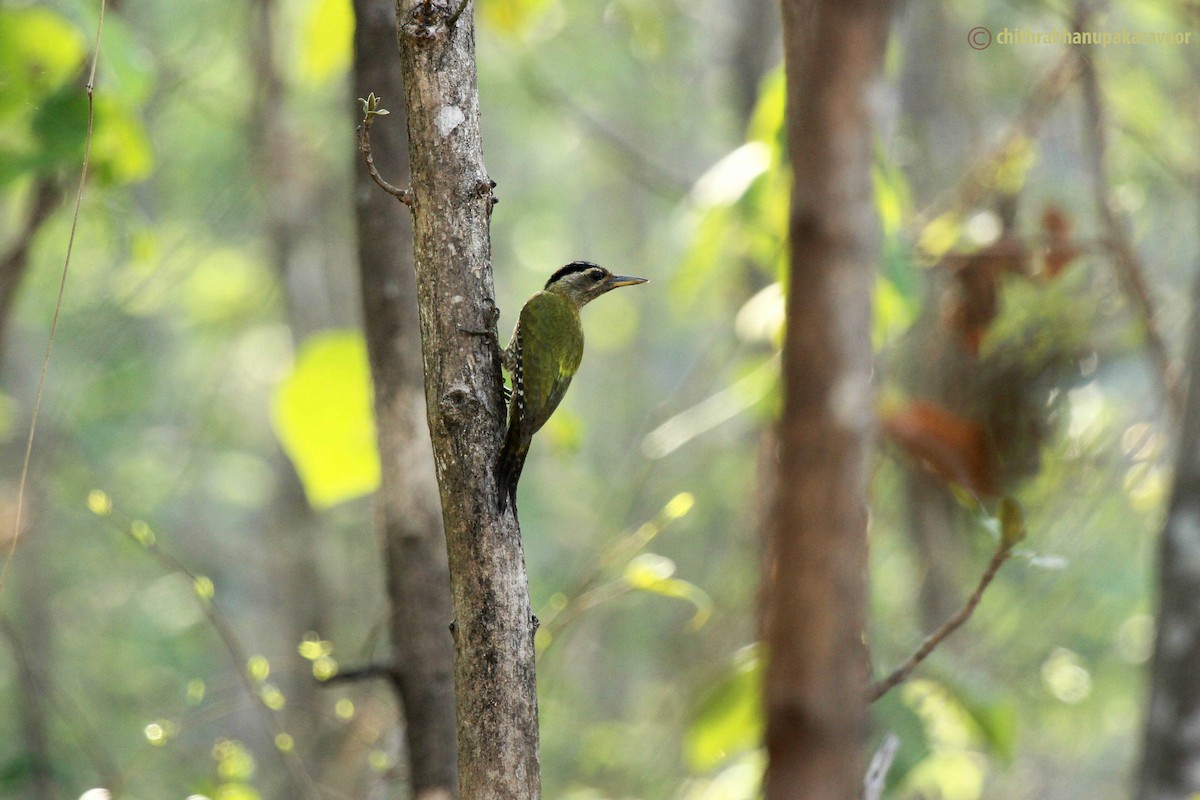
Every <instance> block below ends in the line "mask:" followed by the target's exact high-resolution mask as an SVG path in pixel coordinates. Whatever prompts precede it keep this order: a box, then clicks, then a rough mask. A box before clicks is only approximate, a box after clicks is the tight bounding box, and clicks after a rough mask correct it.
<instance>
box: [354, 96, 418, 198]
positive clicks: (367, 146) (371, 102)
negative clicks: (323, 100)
mask: <svg viewBox="0 0 1200 800" xmlns="http://www.w3.org/2000/svg"><path fill="white" fill-rule="evenodd" d="M381 100H382V98H379V97H376V96H375V93H374V92H371V93H370V94H368V95H367V96H366V97H365V98H364V97H360V98H358V102H360V103H362V107H363V116H362V121H361V122H360V123H359V124H358V151H359V152H360V153H362V154H363V161H364V162H365V163H366V165H367V173H368V174H369V175H370V176H371V180H373V181H375V183H376V184H378V186H379V188H380V189H383V190H384V191H385V192H387V193H388V194H390V195H391V196H392V197H394V198H396V199H397V200H399V201H400V202H401V203H404V205H406V206H409V207H410V208H411V207H412V204H413V196H412V190H411V189H400V188H397V187H395V186H393V185H392V184H390V183H388V182H387V181H385V180H384V179H383V176H382V175H380V174H379V170H377V169H376V168H375V159H374V158H372V157H371V124H372V123H373V122H374V121H375V118H376V117H383V116H386V115H387V114H390V113H391V112H390V111H388V110H387V109H386V108H380V107H379V103H380V101H381Z"/></svg>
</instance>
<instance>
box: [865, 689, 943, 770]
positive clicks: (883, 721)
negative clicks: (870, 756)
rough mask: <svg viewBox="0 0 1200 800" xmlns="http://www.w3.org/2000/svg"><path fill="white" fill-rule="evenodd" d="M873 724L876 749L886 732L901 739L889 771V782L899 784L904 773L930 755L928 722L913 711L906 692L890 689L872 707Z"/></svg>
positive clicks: (872, 744)
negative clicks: (875, 732) (927, 732)
mask: <svg viewBox="0 0 1200 800" xmlns="http://www.w3.org/2000/svg"><path fill="white" fill-rule="evenodd" d="M871 719H872V723H873V727H874V728H875V729H876V730H877V731H878V732H879V734H880V735H879V736H876V737H873V738H872V740H871V745H870V746H871V750H872V752H873V751H874V750H875V749H876V748H878V747H879V745H880V743H881V742H882V739H883V734H885V733H894V734H895V735H896V737H897V738H898V739H899V740H900V748H899V749H898V750H897V751H896V757H895V759H894V760H893V761H892V768H891V769H890V770H888V776H887V785H888V786H889V787H894V786H897V785H898V784H899V783H900V782H901V781H903V780H904V776H905V775H907V774H908V773H909V771H910V770H912V768H913V767H915V766H916V765H917V764H919V763H921V761H922V760H923V759H924V758H925V757H926V756H928V755H929V752H930V746H929V737H928V735H927V734H926V731H925V723H924V722H922V720H921V718H920V716H918V715H917V713H916V712H915V711H913V709H912V706H911V704H910V703H909V702H907V701H905V700H904V698H903V693H902V692H896V691H893V692H888V693H887V694H885V695H884V696H883V697H881V698H879V700H878V701H876V702H875V703H873V704H872V706H871Z"/></svg>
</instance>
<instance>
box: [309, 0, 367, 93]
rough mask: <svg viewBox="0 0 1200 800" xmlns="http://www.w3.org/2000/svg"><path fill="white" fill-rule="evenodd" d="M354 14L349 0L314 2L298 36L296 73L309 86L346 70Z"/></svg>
mask: <svg viewBox="0 0 1200 800" xmlns="http://www.w3.org/2000/svg"><path fill="white" fill-rule="evenodd" d="M353 37H354V12H353V10H352V8H351V5H350V0H313V2H312V4H311V5H310V6H309V8H308V15H307V17H306V18H305V20H304V23H303V32H302V33H301V37H300V64H299V67H298V69H297V72H298V74H299V75H300V76H301V77H302V78H303V79H304V80H306V81H307V82H309V83H311V84H322V83H326V82H327V81H329V80H330V79H332V78H335V77H337V76H339V75H341V74H342V73H344V72H345V71H346V69H347V68H348V67H349V66H350V56H351V54H352V52H353V48H352V40H353Z"/></svg>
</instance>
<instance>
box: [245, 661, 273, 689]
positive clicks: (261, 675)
mask: <svg viewBox="0 0 1200 800" xmlns="http://www.w3.org/2000/svg"><path fill="white" fill-rule="evenodd" d="M246 674H247V675H249V676H250V677H251V678H252V679H253V680H255V681H258V682H259V683H261V682H262V681H265V680H266V679H267V676H269V675H270V674H271V662H270V661H268V660H267V658H266V656H250V660H249V661H247V662H246Z"/></svg>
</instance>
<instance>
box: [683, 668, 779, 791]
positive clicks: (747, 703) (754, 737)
mask: <svg viewBox="0 0 1200 800" xmlns="http://www.w3.org/2000/svg"><path fill="white" fill-rule="evenodd" d="M761 694H762V663H761V658H760V653H759V647H758V646H757V645H755V646H752V647H748V648H746V649H744V650H742V651H741V652H740V653H738V655H737V657H736V659H735V662H734V664H733V666H732V668H731V669H730V671H729V672H728V673H727V674H726V675H725V676H724V677H722V678H721V679H719V680H718V681H717V682H716V683H715V684H714V685H713V687H712V688H711V689H709V690H708V692H707V693H705V695H704V697H703V698H701V700H700V702H699V703H698V704H697V706H696V708H695V710H694V711H693V713H692V715H691V719H690V720H689V722H688V726H687V729H686V731H685V732H684V738H683V751H684V756H685V757H686V759H687V762H688V766H689V767H690V769H691V770H692V772H694V773H705V772H708V771H710V770H712V769H714V768H716V767H718V766H720V765H721V764H723V763H724V762H725V761H726V760H728V759H729V758H731V757H733V756H736V755H738V754H741V753H744V752H746V751H748V750H751V749H753V748H754V747H756V746H757V745H758V743H759V742H760V741H761V739H762V726H763V722H762V708H761V706H762V696H761Z"/></svg>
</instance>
